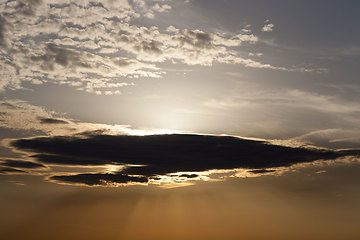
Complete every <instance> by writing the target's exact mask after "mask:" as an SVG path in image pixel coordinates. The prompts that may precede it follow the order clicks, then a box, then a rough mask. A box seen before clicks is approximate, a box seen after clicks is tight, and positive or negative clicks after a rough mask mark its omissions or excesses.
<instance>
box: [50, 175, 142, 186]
mask: <svg viewBox="0 0 360 240" xmlns="http://www.w3.org/2000/svg"><path fill="white" fill-rule="evenodd" d="M50 179H51V180H55V181H58V182H63V183H69V184H85V185H89V186H99V185H110V186H111V185H118V184H129V183H147V182H148V178H146V177H136V176H128V175H124V174H109V173H105V174H77V175H64V176H52V177H51V178H50Z"/></svg>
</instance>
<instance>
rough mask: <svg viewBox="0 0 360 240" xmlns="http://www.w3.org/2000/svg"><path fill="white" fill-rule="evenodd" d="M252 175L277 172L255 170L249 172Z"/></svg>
mask: <svg viewBox="0 0 360 240" xmlns="http://www.w3.org/2000/svg"><path fill="white" fill-rule="evenodd" d="M248 172H250V173H255V174H261V173H271V172H275V170H271V169H269V170H268V169H255V170H250V171H248Z"/></svg>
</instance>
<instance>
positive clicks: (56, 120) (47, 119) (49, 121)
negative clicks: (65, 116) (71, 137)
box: [40, 118, 69, 124]
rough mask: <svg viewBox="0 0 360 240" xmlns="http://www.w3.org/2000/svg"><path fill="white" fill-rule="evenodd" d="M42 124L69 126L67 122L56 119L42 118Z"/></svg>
mask: <svg viewBox="0 0 360 240" xmlns="http://www.w3.org/2000/svg"><path fill="white" fill-rule="evenodd" d="M40 123H43V124H69V123H68V122H67V121H64V120H61V119H56V118H40Z"/></svg>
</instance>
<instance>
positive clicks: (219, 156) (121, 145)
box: [11, 134, 359, 185]
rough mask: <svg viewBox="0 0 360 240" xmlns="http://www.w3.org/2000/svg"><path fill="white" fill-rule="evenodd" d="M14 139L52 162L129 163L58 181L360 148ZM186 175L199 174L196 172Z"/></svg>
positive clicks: (238, 141) (279, 163)
mask: <svg viewBox="0 0 360 240" xmlns="http://www.w3.org/2000/svg"><path fill="white" fill-rule="evenodd" d="M11 145H12V146H13V147H15V148H17V149H19V150H23V151H29V152H33V153H34V152H35V153H38V154H35V155H32V156H31V157H32V158H35V159H37V161H39V162H42V163H47V164H59V165H86V166H98V165H106V164H113V165H126V166H127V167H126V168H124V169H122V170H121V171H120V172H119V173H117V174H115V175H114V174H85V175H84V174H81V175H74V176H55V177H53V179H54V180H58V181H61V180H62V181H72V182H76V181H77V182H79V183H84V184H90V185H94V184H98V183H99V182H101V181H112V180H113V178H114V179H115V180H114V182H116V183H123V182H126V181H130V180H129V179H127V178H126V176H128V177H130V176H134V175H135V176H142V177H155V176H157V175H163V174H171V173H176V172H199V171H207V170H215V169H234V168H248V169H250V171H251V172H253V173H265V172H271V171H273V170H267V169H268V168H275V167H284V166H290V165H293V164H296V163H303V162H312V161H315V160H320V159H323V160H327V159H335V158H338V157H342V156H346V155H358V154H359V152H356V151H355V152H354V151H330V150H320V149H307V148H291V147H285V146H279V145H272V144H270V143H268V142H266V141H255V140H248V139H242V138H237V137H230V136H208V135H192V134H173V135H152V136H126V135H122V136H112V135H94V134H90V135H87V136H66V137H64V136H62V137H38V138H33V139H18V140H15V141H13V142H12V143H11ZM133 165H136V166H133ZM113 175H114V176H113ZM182 176H183V177H187V178H194V177H196V175H191V174H185V175H182ZM124 179H125V180H124Z"/></svg>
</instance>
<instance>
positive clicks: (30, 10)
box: [15, 0, 42, 17]
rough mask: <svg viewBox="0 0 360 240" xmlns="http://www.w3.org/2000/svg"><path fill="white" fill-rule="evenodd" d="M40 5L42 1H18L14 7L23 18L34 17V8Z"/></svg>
mask: <svg viewBox="0 0 360 240" xmlns="http://www.w3.org/2000/svg"><path fill="white" fill-rule="evenodd" d="M41 3H42V0H22V1H18V4H17V5H16V6H15V9H17V10H18V12H19V13H21V14H23V15H25V16H29V17H30V16H35V14H36V7H37V6H38V5H40V4H41Z"/></svg>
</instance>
